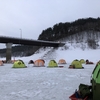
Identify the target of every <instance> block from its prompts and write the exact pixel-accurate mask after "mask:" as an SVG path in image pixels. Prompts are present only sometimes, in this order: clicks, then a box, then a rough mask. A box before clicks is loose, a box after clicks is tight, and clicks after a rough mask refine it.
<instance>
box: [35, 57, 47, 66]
mask: <svg viewBox="0 0 100 100" xmlns="http://www.w3.org/2000/svg"><path fill="white" fill-rule="evenodd" d="M44 64H45V61H44V60H43V59H38V60H36V61H35V62H34V66H35V67H44V66H45V65H44Z"/></svg>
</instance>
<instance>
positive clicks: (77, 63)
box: [71, 59, 83, 69]
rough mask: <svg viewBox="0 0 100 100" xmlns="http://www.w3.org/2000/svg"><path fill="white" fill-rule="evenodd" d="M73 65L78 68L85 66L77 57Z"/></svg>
mask: <svg viewBox="0 0 100 100" xmlns="http://www.w3.org/2000/svg"><path fill="white" fill-rule="evenodd" d="M71 65H72V66H74V67H75V68H77V69H81V68H83V67H82V64H81V63H80V61H79V60H77V59H76V60H74V61H73V62H72V63H71Z"/></svg>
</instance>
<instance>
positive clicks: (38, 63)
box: [0, 59, 94, 69]
mask: <svg viewBox="0 0 100 100" xmlns="http://www.w3.org/2000/svg"><path fill="white" fill-rule="evenodd" d="M87 62H88V64H94V63H92V62H90V63H89V60H86V61H85V60H84V59H81V60H77V59H75V60H73V61H72V63H71V65H70V66H69V68H73V69H81V68H84V67H83V66H82V64H87ZM3 63H6V61H5V60H2V61H0V66H2V65H3ZM9 63H13V68H26V67H27V66H26V65H25V63H24V62H23V61H22V60H11V61H10V62H9ZM28 64H33V66H34V67H45V61H44V60H43V59H37V60H35V61H33V60H30V61H29V62H28ZM60 64H61V65H60ZM63 64H67V63H66V60H64V59H60V60H59V61H58V63H57V62H56V61H55V60H50V61H49V63H48V66H47V67H51V68H54V67H64V66H63Z"/></svg>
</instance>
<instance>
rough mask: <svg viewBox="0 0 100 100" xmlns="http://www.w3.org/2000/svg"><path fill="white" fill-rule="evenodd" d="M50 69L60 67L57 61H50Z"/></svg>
mask: <svg viewBox="0 0 100 100" xmlns="http://www.w3.org/2000/svg"><path fill="white" fill-rule="evenodd" d="M48 67H50V68H53V67H58V64H57V62H56V61H55V60H50V61H49V64H48Z"/></svg>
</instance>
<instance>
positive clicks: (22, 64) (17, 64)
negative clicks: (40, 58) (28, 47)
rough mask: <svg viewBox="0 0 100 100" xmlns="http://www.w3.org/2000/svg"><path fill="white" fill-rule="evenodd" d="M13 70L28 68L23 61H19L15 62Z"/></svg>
mask: <svg viewBox="0 0 100 100" xmlns="http://www.w3.org/2000/svg"><path fill="white" fill-rule="evenodd" d="M12 68H26V65H25V63H24V62H23V61H22V60H17V61H15V62H14V64H13V67H12Z"/></svg>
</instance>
